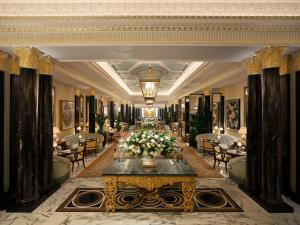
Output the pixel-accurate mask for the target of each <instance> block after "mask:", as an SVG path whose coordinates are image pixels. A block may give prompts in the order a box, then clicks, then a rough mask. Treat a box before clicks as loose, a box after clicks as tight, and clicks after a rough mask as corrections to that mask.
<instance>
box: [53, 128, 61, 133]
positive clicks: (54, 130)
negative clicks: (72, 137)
mask: <svg viewBox="0 0 300 225" xmlns="http://www.w3.org/2000/svg"><path fill="white" fill-rule="evenodd" d="M58 134H60V129H59V128H58V127H53V135H58Z"/></svg>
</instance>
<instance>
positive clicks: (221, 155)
mask: <svg viewBox="0 0 300 225" xmlns="http://www.w3.org/2000/svg"><path fill="white" fill-rule="evenodd" d="M212 146H213V149H214V166H213V168H215V166H216V162H217V161H218V166H219V165H220V162H224V164H225V171H226V173H227V163H228V162H229V160H230V159H231V158H232V157H231V156H230V155H227V154H226V152H225V151H222V150H221V148H220V146H219V145H218V144H215V143H214V144H212Z"/></svg>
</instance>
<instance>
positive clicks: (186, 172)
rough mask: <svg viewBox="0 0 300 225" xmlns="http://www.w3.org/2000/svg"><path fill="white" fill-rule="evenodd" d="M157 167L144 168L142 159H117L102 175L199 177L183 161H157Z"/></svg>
mask: <svg viewBox="0 0 300 225" xmlns="http://www.w3.org/2000/svg"><path fill="white" fill-rule="evenodd" d="M155 165H156V167H154V168H144V167H143V163H142V160H141V159H116V160H114V161H113V162H112V163H111V164H110V165H109V166H108V167H107V168H106V169H105V170H104V171H103V173H102V176H197V173H196V172H195V171H194V169H193V168H192V167H191V166H190V165H189V164H188V163H185V162H183V161H182V160H180V161H178V162H174V161H173V160H171V159H157V160H155Z"/></svg>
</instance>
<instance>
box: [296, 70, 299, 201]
mask: <svg viewBox="0 0 300 225" xmlns="http://www.w3.org/2000/svg"><path fill="white" fill-rule="evenodd" d="M299 115H300V71H297V72H296V196H297V199H296V200H297V202H299V203H300V116H299Z"/></svg>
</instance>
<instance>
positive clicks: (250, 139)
mask: <svg viewBox="0 0 300 225" xmlns="http://www.w3.org/2000/svg"><path fill="white" fill-rule="evenodd" d="M261 104H262V102H261V75H260V74H256V75H255V74H254V75H250V76H248V121H247V124H248V127H247V162H246V164H247V166H246V169H247V179H246V183H245V188H246V189H247V191H249V192H251V193H252V194H255V195H257V196H258V195H260V193H261V141H262V139H261V129H262V127H261V124H262V111H261V110H262V105H261Z"/></svg>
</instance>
